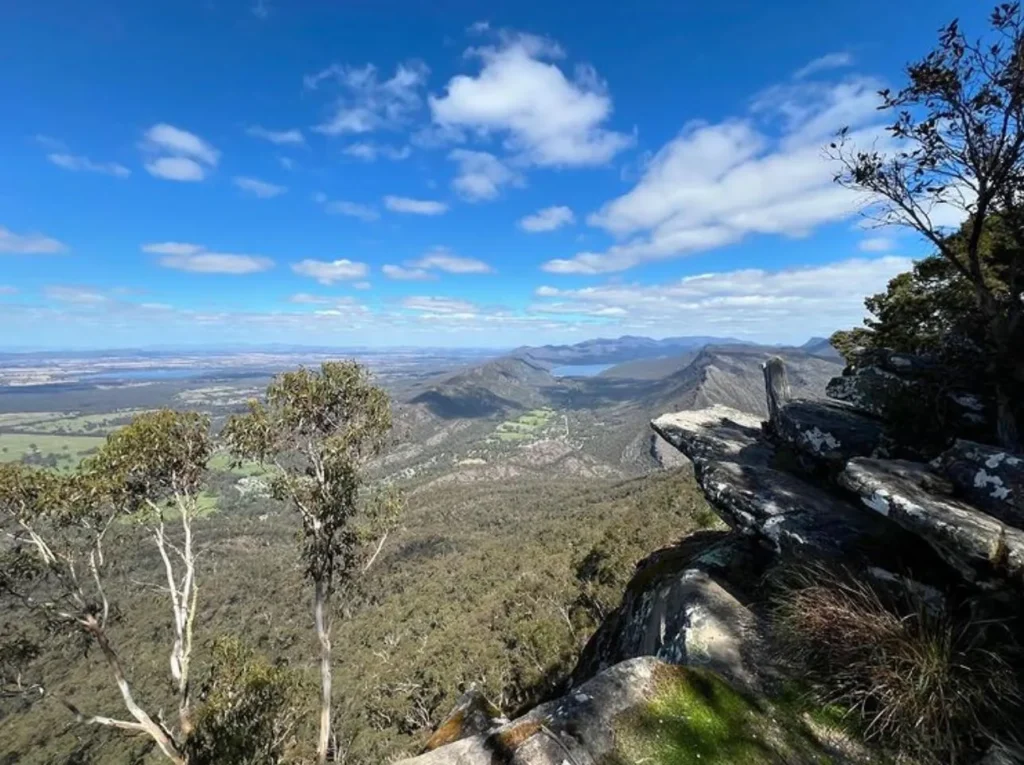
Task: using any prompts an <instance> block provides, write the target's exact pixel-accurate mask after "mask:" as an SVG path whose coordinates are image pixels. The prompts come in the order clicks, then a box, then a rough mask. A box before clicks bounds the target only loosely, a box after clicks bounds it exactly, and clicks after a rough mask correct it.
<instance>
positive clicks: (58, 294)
mask: <svg viewBox="0 0 1024 765" xmlns="http://www.w3.org/2000/svg"><path fill="white" fill-rule="evenodd" d="M43 295H44V296H45V297H46V298H48V299H49V300H56V301H57V302H60V303H77V304H78V305H97V304H99V303H106V302H107V301H108V300H109V299H110V298H108V297H107V296H106V295H104V294H103V293H102V292H100V291H99V290H96V289H92V288H90V287H71V286H64V285H60V284H51V285H47V286H45V287H43Z"/></svg>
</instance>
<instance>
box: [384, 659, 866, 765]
mask: <svg viewBox="0 0 1024 765" xmlns="http://www.w3.org/2000/svg"><path fill="white" fill-rule="evenodd" d="M823 738H824V737H820V736H818V735H816V732H815V731H812V730H811V728H810V727H809V726H807V725H806V724H804V723H803V722H802V721H801V720H800V719H799V717H798V716H796V715H793V714H791V713H788V712H786V711H785V710H783V709H781V708H779V707H776V706H775V705H773V704H772V703H771V702H770V701H769V700H768V699H765V698H763V697H757V696H748V695H745V694H744V693H741V692H739V691H737V690H736V688H734V687H733V686H732V685H730V684H729V683H728V682H727V681H726V680H724V679H723V678H721V677H720V676H718V675H716V674H715V673H714V672H711V671H708V670H701V669H694V668H691V667H676V666H670V665H668V664H665V663H663V662H660V661H658V660H657V659H654V658H651V657H644V658H638V659H631V660H629V661H625V662H622V663H620V664H617V665H615V666H614V667H611V668H610V669H607V670H605V671H604V672H601V673H600V674H599V675H597V676H596V677H594V678H593V679H592V680H590V681H588V682H586V683H584V684H583V685H581V686H580V687H579V688H577V689H575V690H573V691H571V692H570V693H568V694H567V695H565V696H563V697H562V698H559V699H556V700H554V701H551V702H548V703H547V704H542V705H540V706H539V707H537V708H535V709H533V710H532V711H531V712H529V713H528V714H526V715H524V716H523V717H520V718H519V719H517V720H515V721H513V722H511V723H508V724H507V725H503V726H501V727H500V728H498V729H496V730H494V731H491V732H489V733H486V734H480V735H477V736H472V737H470V738H466V739H462V740H461V741H457V742H455V743H453V744H449V745H448V746H444V747H441V748H440V749H436V750H435V751H433V752H429V753H427V754H424V755H421V756H419V757H414V758H412V759H409V760H402V761H400V763H398V765H600V764H606V763H640V762H649V763H660V762H681V761H683V760H681V759H679V758H680V756H681V753H684V752H685V756H686V757H687V759H686V760H685V761H687V762H689V761H699V762H701V763H705V765H775V764H776V763H780V762H786V763H793V765H803V764H804V763H820V762H846V761H848V760H847V758H846V757H844V756H842V755H841V754H840V753H838V752H837V751H836V750H834V749H830V748H829V746H828V745H827V744H826V743H823V740H822V739H823Z"/></svg>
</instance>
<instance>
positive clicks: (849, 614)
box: [774, 566, 1021, 763]
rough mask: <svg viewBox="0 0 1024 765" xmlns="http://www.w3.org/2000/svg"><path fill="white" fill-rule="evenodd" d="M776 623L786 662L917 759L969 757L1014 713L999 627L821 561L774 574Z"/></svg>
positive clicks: (880, 737)
mask: <svg viewBox="0 0 1024 765" xmlns="http://www.w3.org/2000/svg"><path fill="white" fill-rule="evenodd" d="M780 582H781V585H780V586H779V588H778V594H777V597H776V600H775V608H774V622H775V625H776V632H777V635H778V640H779V647H780V648H781V650H782V652H783V657H784V659H785V661H786V663H787V664H789V665H790V666H792V667H793V668H794V669H795V670H796V671H798V672H799V673H801V674H802V675H803V676H804V678H805V679H806V680H808V681H809V682H810V684H811V686H812V687H814V688H815V689H816V691H818V693H819V695H820V698H819V701H820V702H821V703H823V704H837V705H840V706H841V707H843V708H845V709H847V710H849V711H850V713H851V714H852V715H854V716H856V717H857V718H859V719H860V721H861V722H862V723H863V728H864V732H865V734H866V736H867V737H868V738H870V739H873V740H876V741H879V742H881V743H883V744H885V745H887V746H889V747H891V748H892V749H893V750H895V751H896V752H898V753H900V754H905V755H909V756H911V757H913V758H915V759H918V760H920V761H923V762H934V763H940V762H941V763H960V762H965V761H968V760H969V759H970V758H971V757H972V756H973V755H974V754H975V753H976V752H977V751H978V749H979V748H980V747H984V746H985V745H986V743H991V742H992V741H993V740H995V739H997V738H999V737H1000V734H1001V732H1003V731H1010V730H1012V729H1013V727H1014V720H1015V719H1019V718H1018V717H1017V715H1018V714H1019V713H1020V701H1021V695H1020V685H1019V678H1018V675H1017V672H1016V670H1015V667H1014V666H1013V663H1012V660H1011V659H1010V657H1011V656H1012V655H1013V654H1015V652H1016V646H1015V645H1012V641H1011V638H1010V633H1009V631H1008V630H1006V629H1005V628H1004V626H1005V625H1001V624H998V623H994V622H992V621H985V620H981V619H978V618H971V617H966V618H952V617H951V616H950V615H949V614H947V613H936V612H935V611H934V610H932V611H929V610H928V608H926V607H925V605H924V604H923V603H921V602H920V600H919V599H918V598H917V596H916V595H915V594H914V593H913V592H910V591H907V592H904V593H900V595H899V596H898V597H892V596H890V595H889V594H888V593H882V592H880V591H879V590H877V589H876V588H875V587H873V586H871V585H870V584H868V583H867V582H865V581H863V580H860V579H858V578H856V577H854V576H853V575H851V574H850V573H849V572H845V571H840V572H837V571H832V570H828V569H825V568H823V567H820V566H810V567H802V568H800V569H797V570H792V571H790V572H788V573H787V575H786V576H784V577H782V578H781V579H780Z"/></svg>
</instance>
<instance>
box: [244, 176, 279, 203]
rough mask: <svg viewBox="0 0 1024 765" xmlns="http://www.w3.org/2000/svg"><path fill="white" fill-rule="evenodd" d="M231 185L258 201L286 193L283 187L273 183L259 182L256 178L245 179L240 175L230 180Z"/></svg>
mask: <svg viewBox="0 0 1024 765" xmlns="http://www.w3.org/2000/svg"><path fill="white" fill-rule="evenodd" d="M232 183H234V184H235V185H236V186H237V187H238V188H240V189H241V190H242V191H244V192H245V193H247V194H252V195H253V196H254V197H259V198H260V199H271V198H273V197H277V196H280V195H281V194H284V193H285V192H286V191H288V189H287V188H286V187H284V186H278V185H277V184H274V183H267V182H266V181H261V180H259V179H258V178H246V177H244V176H240V175H239V176H235V178H234V179H232Z"/></svg>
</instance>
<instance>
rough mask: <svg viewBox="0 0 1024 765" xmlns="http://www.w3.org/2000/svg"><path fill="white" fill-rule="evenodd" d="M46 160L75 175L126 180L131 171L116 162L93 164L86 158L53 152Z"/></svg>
mask: <svg viewBox="0 0 1024 765" xmlns="http://www.w3.org/2000/svg"><path fill="white" fill-rule="evenodd" d="M46 158H47V159H48V160H50V162H52V163H53V164H55V165H56V166H57V167H61V168H64V169H65V170H71V171H72V172H76V173H77V172H84V173H100V174H101V175H112V176H114V177H115V178H127V177H128V176H129V175H131V174H132V171H131V170H129V169H128V168H127V167H125V166H124V165H121V164H118V163H117V162H93V161H92V160H91V159H89V158H88V157H84V156H81V155H76V154H65V153H57V152H55V153H52V154H47V155H46Z"/></svg>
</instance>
